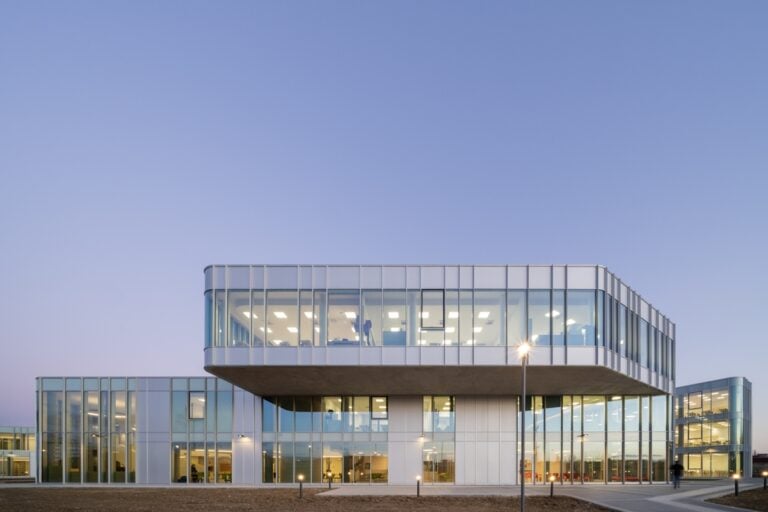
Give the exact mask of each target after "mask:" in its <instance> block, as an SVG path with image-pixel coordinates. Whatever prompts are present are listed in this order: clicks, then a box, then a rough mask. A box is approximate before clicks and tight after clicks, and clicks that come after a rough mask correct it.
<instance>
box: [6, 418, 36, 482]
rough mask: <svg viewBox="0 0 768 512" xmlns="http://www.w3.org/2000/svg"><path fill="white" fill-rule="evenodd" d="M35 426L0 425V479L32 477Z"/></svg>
mask: <svg viewBox="0 0 768 512" xmlns="http://www.w3.org/2000/svg"><path fill="white" fill-rule="evenodd" d="M36 473H37V464H36V459H35V427H0V479H3V480H6V479H24V478H34V477H35V474H36Z"/></svg>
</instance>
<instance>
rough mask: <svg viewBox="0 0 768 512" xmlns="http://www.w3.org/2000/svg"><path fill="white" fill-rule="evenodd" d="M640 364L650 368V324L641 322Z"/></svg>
mask: <svg viewBox="0 0 768 512" xmlns="http://www.w3.org/2000/svg"><path fill="white" fill-rule="evenodd" d="M640 364H641V365H643V366H645V367H647V366H648V322H646V321H645V320H642V319H641V320H640Z"/></svg>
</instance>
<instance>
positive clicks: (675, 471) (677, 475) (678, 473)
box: [670, 459, 685, 489]
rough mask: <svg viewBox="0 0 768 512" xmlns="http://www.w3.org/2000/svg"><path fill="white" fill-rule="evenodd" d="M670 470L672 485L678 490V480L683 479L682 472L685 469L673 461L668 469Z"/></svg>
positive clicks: (676, 461) (677, 461)
mask: <svg viewBox="0 0 768 512" xmlns="http://www.w3.org/2000/svg"><path fill="white" fill-rule="evenodd" d="M670 469H671V470H672V484H673V486H674V488H675V489H679V488H680V479H681V478H682V477H683V470H684V469H685V468H684V467H683V465H682V464H680V461H679V460H678V459H675V463H674V464H672V467H671V468H670Z"/></svg>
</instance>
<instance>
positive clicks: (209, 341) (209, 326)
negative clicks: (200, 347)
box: [204, 290, 213, 348]
mask: <svg viewBox="0 0 768 512" xmlns="http://www.w3.org/2000/svg"><path fill="white" fill-rule="evenodd" d="M204 297H205V298H204V300H205V347H206V348H208V347H211V346H213V292H212V291H211V290H208V291H206V292H205V295H204Z"/></svg>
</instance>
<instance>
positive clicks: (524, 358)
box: [517, 341, 531, 512]
mask: <svg viewBox="0 0 768 512" xmlns="http://www.w3.org/2000/svg"><path fill="white" fill-rule="evenodd" d="M530 350H531V345H530V344H529V343H528V342H527V341H524V342H522V343H521V344H520V345H519V346H518V347H517V355H518V357H519V358H520V365H521V366H522V370H523V392H522V397H521V399H520V409H522V411H521V414H520V512H525V377H526V375H525V369H526V366H528V352H530Z"/></svg>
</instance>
